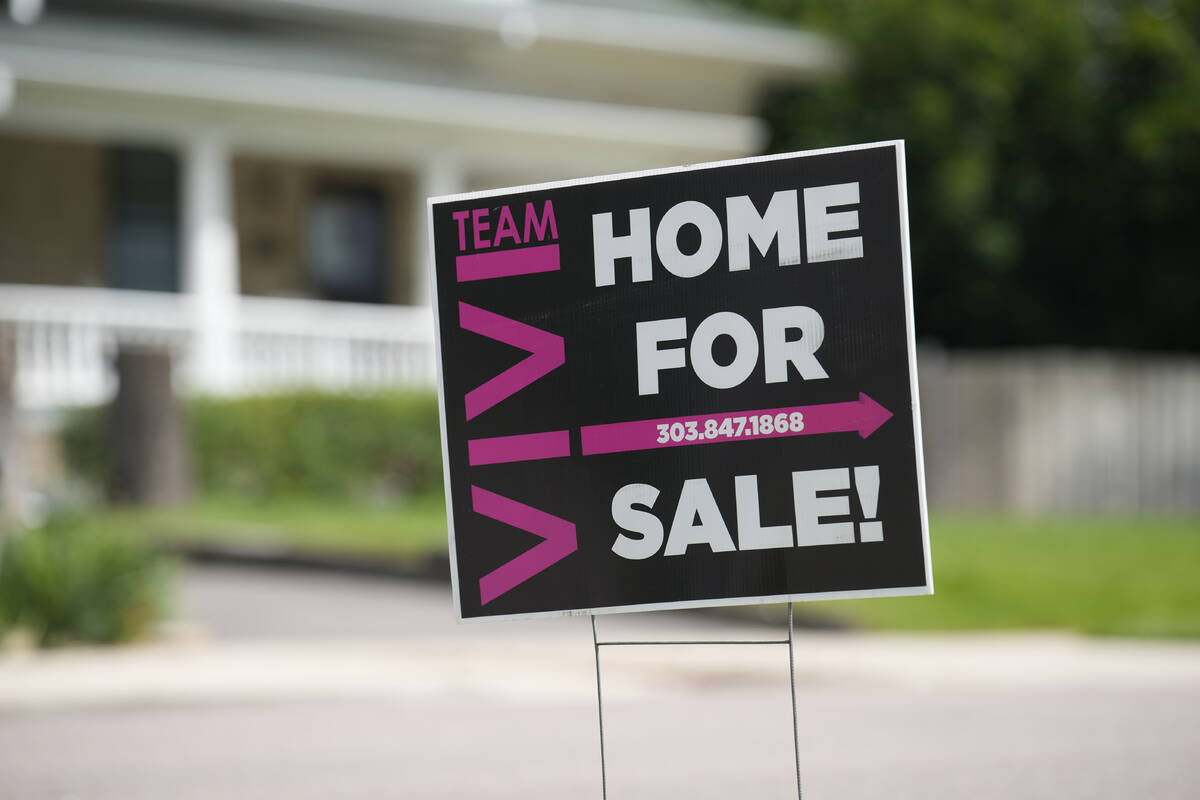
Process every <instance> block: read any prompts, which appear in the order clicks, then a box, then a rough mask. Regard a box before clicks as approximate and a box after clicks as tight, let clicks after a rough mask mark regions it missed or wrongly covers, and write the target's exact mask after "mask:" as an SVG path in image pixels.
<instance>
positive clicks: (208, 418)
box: [62, 391, 442, 502]
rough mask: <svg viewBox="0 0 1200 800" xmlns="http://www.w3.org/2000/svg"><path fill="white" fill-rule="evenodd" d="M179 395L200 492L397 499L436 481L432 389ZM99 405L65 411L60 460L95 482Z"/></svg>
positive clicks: (436, 486)
mask: <svg viewBox="0 0 1200 800" xmlns="http://www.w3.org/2000/svg"><path fill="white" fill-rule="evenodd" d="M185 402H186V414H185V416H186V420H187V425H188V429H189V430H188V432H189V440H190V442H191V447H192V456H193V460H192V463H193V475H194V477H195V481H196V486H197V492H198V494H200V495H201V496H208V497H212V496H236V497H240V498H245V499H255V498H257V499H262V498H268V497H278V496H299V495H304V496H309V497H316V498H323V499H326V500H332V499H339V500H359V501H363V500H368V501H369V500H380V501H389V502H390V501H398V500H401V499H404V498H408V497H412V496H425V495H428V494H431V493H432V494H436V495H438V496H439V497H440V493H441V488H442V455H441V452H442V451H441V438H440V436H441V435H440V433H439V427H438V411H437V396H436V395H435V394H434V393H433V392H429V391H425V392H422V391H395V392H381V393H377V394H339V393H332V392H317V391H302V392H291V393H285V394H275V395H260V396H251V397H239V398H217V397H196V398H191V399H188V400H187V401H185ZM107 413H108V409H107V408H105V407H96V408H86V409H79V410H76V411H74V412H72V414H71V416H70V418H69V419H68V420H67V422H66V424H65V426H64V429H63V436H62V441H63V446H64V450H65V456H66V461H67V462H68V463H69V464H71V465H72V466H73V468H74V469H76V470H77V471H78V472H79V473H80V474H81V475H82V476H83V477H84V478H86V479H87V480H89V481H91V482H92V483H94V484H95V485H96V486H103V485H104V481H105V476H106V475H107V474H108V470H109V469H110V464H109V463H108V459H109V457H110V455H111V449H110V448H109V447H108V446H107V438H106V437H107V435H108V434H107V427H106V425H107V423H106V414H107Z"/></svg>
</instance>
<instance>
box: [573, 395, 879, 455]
mask: <svg viewBox="0 0 1200 800" xmlns="http://www.w3.org/2000/svg"><path fill="white" fill-rule="evenodd" d="M858 397H859V399H858V400H856V401H855V400H852V401H849V402H846V403H826V404H824V405H815V406H789V407H787V408H763V409H759V410H757V411H720V412H716V413H712V414H693V415H691V416H687V417H663V418H661V419H642V420H635V421H633V422H610V423H608V424H605V425H586V426H584V427H583V428H580V430H579V433H580V439H581V442H580V445H581V447H580V452H581V453H582V454H583V455H585V456H590V455H597V454H600V453H624V452H628V451H631V450H655V449H658V448H660V447H682V446H684V445H692V444H717V443H719V442H743V441H750V440H754V439H777V438H781V437H785V436H804V435H806V434H818V433H840V432H845V431H857V432H858V434H859V435H860V436H862V437H863V438H864V439H865V438H866V437H868V436H870V435H871V434H872V433H874V432H875V430H876V429H877V428H878V427H879V426H880V425H882V424H883V423H884V422H886V421H887V420H888V419H889V418H890V417H891V416H892V413H891V412H890V411H888V410H887V409H885V408H884V407H883V406H881V405H879V404H878V403H876V402H875V401H874V400H872V399H871V398H870V397H867V395H865V394H860V395H859V396H858ZM797 411H798V412H800V413H801V414H802V415H803V422H804V427H803V428H802V429H801V430H798V431H794V430H792V429H791V427H790V426H789V427H788V429H787V430H784V431H782V432H781V431H777V430H772V431H771V432H770V433H752V432H751V426H750V425H749V424H748V423H749V420H750V418H751V417H762V416H764V415H765V416H769V417H771V419H772V423H774V418H775V416H776V415H778V414H786V415H788V416H789V417H790V415H791V414H793V413H794V412H797ZM738 417H744V418H745V420H746V423H745V424H743V425H742V426H741V435H736V436H726V435H724V434H717V435H715V436H712V437H708V436H706V435H705V432H706V427H705V423H706V422H707V421H708V420H714V421H715V422H716V423H717V426H718V428H719V427H720V426H721V424H722V423H723V422H724V421H725V420H726V419H727V418H728V419H732V418H738ZM689 422H695V423H696V426H695V428H696V432H697V434H696V436H695V438H693V439H691V440H690V441H689V440H688V439H687V438H684V439H682V440H679V441H676V440H675V439H674V438H672V437H671V436H670V435H669V434H670V430H671V428H672V426H674V425H675V424H676V423H678V424H679V425H682V426H684V427H685V428H686V426H687V424H688V423H689ZM660 425H665V426H666V427H667V432H668V436H667V440H666V441H665V442H663V441H659V440H660V439H662V438H663V432H662V429H661V428H660V427H659V426H660ZM735 430H736V427H735ZM676 431H678V429H676Z"/></svg>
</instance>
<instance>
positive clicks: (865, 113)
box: [738, 0, 1200, 352]
mask: <svg viewBox="0 0 1200 800" xmlns="http://www.w3.org/2000/svg"><path fill="white" fill-rule="evenodd" d="M738 2H739V3H740V5H742V6H744V7H747V8H750V9H752V10H755V11H758V12H762V13H766V14H769V15H774V16H776V17H779V18H782V19H784V20H787V21H789V22H792V23H795V24H798V25H803V26H805V27H808V28H811V29H815V30H818V31H824V32H828V33H831V34H833V35H834V36H836V37H838V38H840V39H841V40H843V41H844V42H845V43H846V44H847V45H848V46H849V48H850V50H851V52H852V53H853V57H852V58H853V62H852V65H851V67H850V69H849V72H848V75H847V76H846V78H845V79H843V80H839V81H836V82H833V83H829V84H825V85H821V86H816V87H785V88H779V89H778V90H776V91H774V92H772V93H771V94H770V95H769V96H768V97H767V98H766V99H765V101H764V103H763V106H762V109H761V113H762V114H763V116H764V117H765V118H766V119H767V120H768V122H769V123H770V126H771V134H772V140H771V143H770V150H771V151H774V152H782V151H789V150H800V149H809V148H816V147H825V146H833V145H842V144H847V143H851V142H869V141H877V140H883V139H904V140H905V142H906V151H907V161H908V194H909V208H910V219H911V226H912V249H913V262H914V270H915V273H916V274H915V278H914V284H915V291H916V310H917V326H918V332H919V333H920V334H924V335H926V336H933V337H936V338H937V339H940V340H942V342H943V343H944V344H946V345H948V346H953V347H981V346H1023V345H1036V344H1066V345H1087V346H1098V347H1117V348H1139V349H1153V350H1176V351H1193V352H1195V351H1200V325H1197V324H1196V314H1195V305H1196V298H1197V297H1200V270H1198V269H1196V251H1197V247H1196V242H1195V238H1194V237H1195V234H1194V231H1193V228H1194V225H1195V221H1196V220H1197V219H1200V191H1198V189H1200V44H1198V39H1200V2H1198V1H1197V0H1153V1H1147V2H1135V1H1134V0H1056V1H1055V2H1043V1H1042V0H738Z"/></svg>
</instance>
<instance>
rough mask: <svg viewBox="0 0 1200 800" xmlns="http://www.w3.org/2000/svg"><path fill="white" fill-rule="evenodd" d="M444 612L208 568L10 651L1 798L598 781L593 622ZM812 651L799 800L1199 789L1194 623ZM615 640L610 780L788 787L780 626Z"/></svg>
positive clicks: (537, 790) (569, 788)
mask: <svg viewBox="0 0 1200 800" xmlns="http://www.w3.org/2000/svg"><path fill="white" fill-rule="evenodd" d="M451 616H452V615H451V611H450V607H449V601H448V587H446V586H444V585H439V584H432V583H430V584H424V583H406V582H398V581H390V580H382V579H370V578H357V577H343V576H330V575H322V574H319V573H306V572H271V571H256V570H248V569H242V568H214V567H205V568H191V569H189V571H188V572H187V575H186V579H185V581H184V587H183V592H182V597H181V598H180V604H179V607H178V613H177V617H178V621H177V622H176V623H175V624H174V625H173V626H172V628H171V633H170V635H169V636H168V637H167V639H166V640H165V641H163V642H159V643H155V644H151V645H144V646H138V647H135V648H123V649H118V650H113V651H94V650H72V651H62V652H56V653H51V654H46V655H34V654H19V653H18V654H8V655H4V656H0V798H5V799H6V800H7V799H8V798H21V799H22V800H24V799H26V798H28V799H29V800H34V799H35V798H36V799H37V800H42V799H43V798H55V800H65V799H66V798H79V799H80V800H85V799H86V800H91V799H92V798H95V799H97V800H110V799H111V800H117V799H118V798H119V799H120V800H137V799H138V798H154V800H160V799H162V798H256V799H257V798H264V799H265V800H274V799H275V798H279V800H283V798H288V800H292V799H294V798H330V797H332V798H364V800H365V799H366V798H372V799H373V798H383V797H406V798H407V797H417V798H478V797H487V798H493V797H494V798H529V797H555V798H558V797H572V798H573V797H599V796H600V786H599V753H598V743H597V737H596V716H595V712H596V708H595V683H594V673H593V660H592V647H591V630H590V628H589V626H588V622H587V620H586V619H563V620H546V621H531V622H523V623H495V624H489V625H468V626H455V625H454V624H453V622H452V618H451ZM599 626H600V633H601V637H602V638H605V639H607V638H627V637H628V638H655V637H663V636H668V637H685V638H690V637H708V636H712V637H725V636H739V637H740V636H745V637H749V638H755V637H758V636H777V635H779V634H780V633H781V631H779V630H777V629H761V628H755V627H745V626H741V627H731V624H730V623H728V622H724V621H722V620H720V619H714V618H711V617H705V616H700V615H693V614H685V613H679V614H671V615H663V614H658V615H625V616H621V617H603V618H600V620H599ZM796 656H797V676H798V681H799V686H800V689H799V696H798V706H799V715H800V749H801V753H800V755H801V761H802V775H803V779H804V788H805V796H806V797H808V798H845V799H846V800H859V799H860V798H861V799H862V800H866V799H867V798H871V799H872V800H874V799H875V798H879V797H884V796H886V797H890V798H918V797H919V798H954V799H955V800H958V798H964V797H970V798H1012V797H1020V798H1054V800H1063V799H1065V798H1093V797H1095V798H1106V797H1114V796H1122V795H1125V796H1135V797H1147V798H1150V797H1152V798H1156V799H1157V798H1195V797H1200V763H1198V759H1196V758H1195V754H1196V753H1197V752H1200V713H1198V712H1200V647H1197V646H1196V645H1192V644H1178V643H1138V642H1106V641H1089V640H1081V639H1075V638H1072V637H1063V636H1053V635H1032V636H1030V635H1005V636H970V637H920V636H862V635H853V634H838V633H804V634H802V635H801V636H800V637H799V639H798V644H797V651H796ZM602 659H603V661H602V666H603V669H604V678H605V682H604V688H605V707H604V708H605V731H606V745H607V752H608V762H609V771H608V778H609V781H608V789H609V797H610V798H613V800H622V799H623V798H662V797H689V798H729V797H754V798H772V797H778V798H787V797H794V796H795V788H794V762H793V754H792V741H791V731H790V725H791V717H790V698H789V693H788V688H787V651H786V648H783V647H766V646H764V647H754V648H744V647H709V648H698V647H685V648H650V647H643V648H609V649H606V650H604V651H603V653H602Z"/></svg>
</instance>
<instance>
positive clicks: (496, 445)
mask: <svg viewBox="0 0 1200 800" xmlns="http://www.w3.org/2000/svg"><path fill="white" fill-rule="evenodd" d="M569 455H571V433H570V431H546V432H545V433H520V434H517V435H516V436H493V437H492V438H490V439H471V440H470V441H468V442H467V462H468V463H469V464H470V465H471V466H475V465H477V464H503V463H506V462H509V461H536V460H537V459H540V458H561V457H563V456H569Z"/></svg>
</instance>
